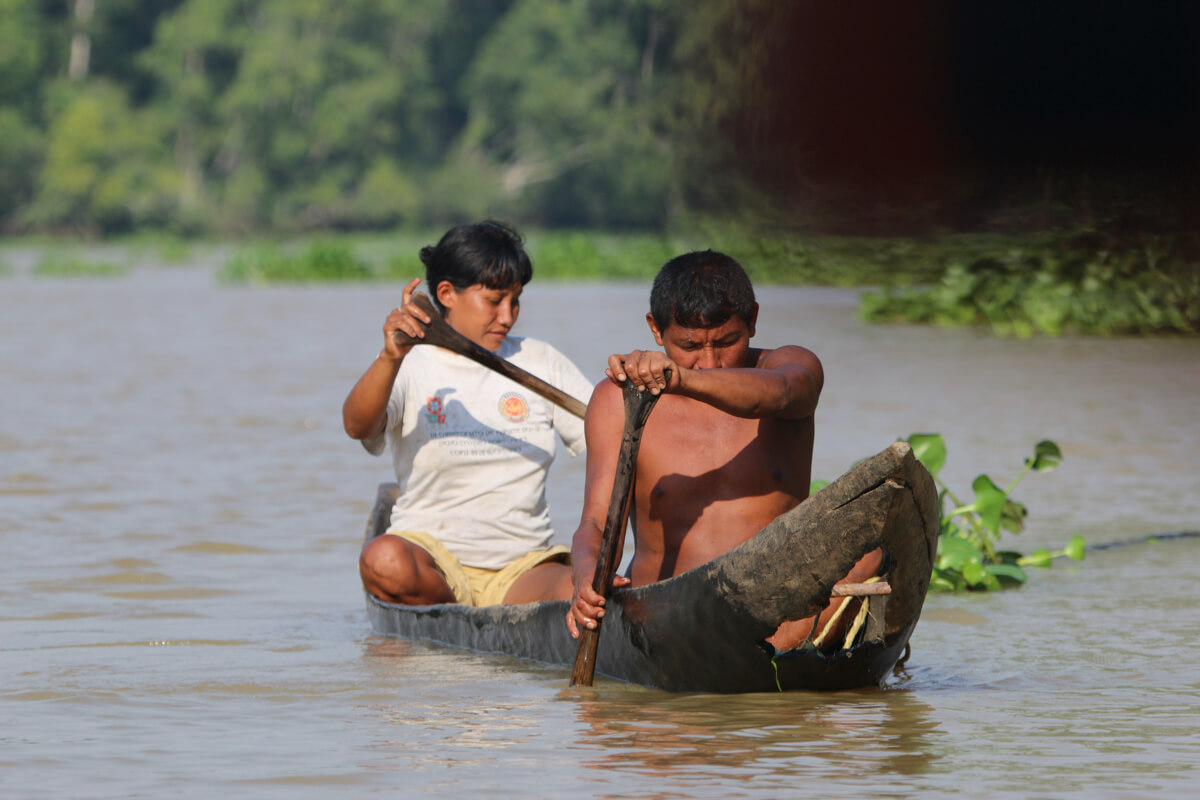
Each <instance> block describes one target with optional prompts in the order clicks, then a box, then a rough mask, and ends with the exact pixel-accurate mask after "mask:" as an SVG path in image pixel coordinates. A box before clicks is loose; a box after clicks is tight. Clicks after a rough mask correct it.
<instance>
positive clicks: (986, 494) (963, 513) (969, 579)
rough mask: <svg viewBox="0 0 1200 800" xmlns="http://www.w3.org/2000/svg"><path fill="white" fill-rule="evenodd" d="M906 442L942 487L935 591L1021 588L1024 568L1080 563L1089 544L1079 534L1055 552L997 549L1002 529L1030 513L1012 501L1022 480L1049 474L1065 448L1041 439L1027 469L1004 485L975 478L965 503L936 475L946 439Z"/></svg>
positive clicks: (1017, 525) (921, 436)
mask: <svg viewBox="0 0 1200 800" xmlns="http://www.w3.org/2000/svg"><path fill="white" fill-rule="evenodd" d="M906 441H907V442H908V443H909V444H910V445H911V446H912V448H913V453H914V455H916V457H917V458H918V459H919V460H920V461H921V463H922V464H924V465H925V467H926V469H928V470H929V472H930V474H931V475H932V476H933V479H934V482H935V483H936V484H937V485H938V487H939V489H940V490H941V491H940V493H939V495H938V503H939V511H940V530H939V536H938V557H937V562H936V563H935V564H934V568H933V577H932V579H931V581H930V588H931V589H934V590H937V591H949V592H957V591H964V590H992V589H1000V588H1003V587H1005V586H1019V585H1021V584H1023V583H1025V581H1026V579H1027V576H1026V574H1025V570H1024V567H1027V566H1035V567H1049V566H1050V564H1051V562H1052V561H1053V559H1055V558H1058V557H1061V556H1066V557H1068V558H1071V559H1073V560H1076V561H1080V560H1082V559H1083V555H1084V545H1085V542H1084V539H1083V537H1082V536H1080V535H1078V534H1076V535H1075V536H1072V537H1071V540H1070V542H1068V544H1067V546H1066V547H1065V548H1063V549H1062V550H1059V551H1057V552H1054V553H1051V552H1050V551H1048V550H1044V549H1039V550H1035V551H1034V552H1033V554H1032V555H1029V556H1022V555H1021V554H1020V553H1016V552H1013V551H1009V550H999V549H997V545H998V543H999V539H1000V535H1001V533H1002V532H1003V531H1009V532H1012V533H1017V532H1019V531H1020V530H1021V529H1022V528H1024V527H1025V517H1026V516H1027V515H1028V513H1029V512H1028V510H1027V509H1026V508H1025V506H1024V505H1022V504H1021V503H1018V502H1017V501H1015V500H1013V499H1012V493H1013V490H1014V489H1015V488H1016V487H1017V484H1018V483H1019V482H1020V481H1021V478H1023V477H1024V476H1025V475H1026V473H1028V472H1030V471H1034V472H1048V471H1050V470H1052V469H1054V468H1055V467H1057V466H1058V465H1059V463H1060V462H1061V461H1062V452H1061V451H1060V450H1059V449H1058V445H1056V444H1055V443H1054V442H1051V441H1049V440H1044V441H1041V442H1038V443H1037V445H1036V446H1035V447H1034V451H1033V455H1032V456H1031V457H1030V458H1027V459H1025V465H1024V467H1023V468H1022V469H1021V471H1020V472H1019V473H1017V476H1016V477H1015V478H1013V479H1012V481H1011V482H1010V483H1009V484H1008V486H1007V487H1006V488H1004V489H1001V488H1000V487H999V486H997V485H996V483H995V482H994V481H993V480H992V479H991V478H990V477H988V476H987V475H980V476H979V477H977V478H975V480H974V481H973V482H972V483H971V490H972V491H973V492H974V495H975V496H974V499H973V500H972V501H971V502H970V503H965V504H964V503H963V502H962V501H961V500H959V498H958V497H957V496H956V495H955V494H954V492H953V491H951V489H950V487H948V486H947V485H946V484H945V483H943V482H942V479H941V478H940V477H938V473H939V472H940V471H941V469H942V466H943V465H945V463H946V443H945V441H943V439H942V436H941V434H937V433H917V434H913V435H912V436H909V437H908V439H907V440H906ZM947 503H949V505H950V509H949V510H947V508H946V505H947Z"/></svg>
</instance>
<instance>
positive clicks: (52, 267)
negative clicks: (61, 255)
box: [33, 259, 126, 278]
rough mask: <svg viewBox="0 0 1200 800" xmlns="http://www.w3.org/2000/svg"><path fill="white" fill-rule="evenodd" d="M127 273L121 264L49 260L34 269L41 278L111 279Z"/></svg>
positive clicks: (35, 273)
mask: <svg viewBox="0 0 1200 800" xmlns="http://www.w3.org/2000/svg"><path fill="white" fill-rule="evenodd" d="M125 272H126V268H125V266H124V265H121V264H111V263H107V262H96V261H78V260H63V259H47V260H45V261H42V262H39V263H38V264H37V265H36V266H35V267H34V268H33V274H34V275H36V276H38V277H39V278H111V277H113V276H116V275H124V274H125Z"/></svg>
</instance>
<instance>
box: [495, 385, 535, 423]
mask: <svg viewBox="0 0 1200 800" xmlns="http://www.w3.org/2000/svg"><path fill="white" fill-rule="evenodd" d="M500 413H501V414H503V415H504V416H505V417H506V418H508V419H510V420H512V421H513V422H524V421H525V418H526V417H528V416H529V403H527V402H525V398H524V397H522V396H521V394H520V393H519V392H508V393H507V394H505V395H504V396H503V397H501V398H500Z"/></svg>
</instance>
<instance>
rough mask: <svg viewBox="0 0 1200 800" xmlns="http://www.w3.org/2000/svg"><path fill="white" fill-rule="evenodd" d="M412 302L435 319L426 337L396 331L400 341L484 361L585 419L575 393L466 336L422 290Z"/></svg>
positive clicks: (430, 324) (402, 344) (426, 327)
mask: <svg viewBox="0 0 1200 800" xmlns="http://www.w3.org/2000/svg"><path fill="white" fill-rule="evenodd" d="M412 302H414V303H416V304H417V306H419V307H420V308H421V310H422V311H424V312H425V313H426V314H428V315H429V319H430V320H431V322H430V323H429V324H428V325H426V326H425V338H423V339H414V338H412V337H411V336H409V335H408V334H406V333H402V332H400V331H396V333H395V337H394V338H395V340H396V344H398V345H401V346H408V345H413V344H432V345H437V346H438V347H444V348H446V349H447V350H449V351H451V352H453V353H458V354H459V355H460V356H466V357H467V358H469V359H471V360H472V361H474V362H476V363H477V364H481V365H483V366H484V367H487V368H488V369H490V370H492V371H494V372H499V373H500V374H501V375H503V376H504V377H506V378H508V379H510V380H512V381H513V382H514V383H518V384H520V385H521V386H524V387H525V388H526V389H528V390H530V391H531V392H536V393H537V394H539V395H541V396H542V397H544V398H546V399H547V400H549V401H550V402H551V403H554V404H555V405H557V406H561V407H562V408H564V409H566V410H567V411H569V412H570V413H572V414H574V415H575V416H577V417H579V418H580V419H583V415H584V412H586V411H587V405H586V404H585V403H583V402H582V401H580V400H578V399H576V398H574V397H572V396H571V395H569V394H567V393H566V392H564V391H563V390H562V389H559V388H558V387H557V386H551V385H550V384H548V383H546V382H545V381H544V380H542V379H541V378H539V377H538V376H536V375H534V374H532V373H530V372H526V371H525V370H523V369H521V368H520V367H518V366H517V365H515V364H511V363H509V362H508V361H505V360H504V359H503V358H501V357H500V356H498V355H496V354H495V353H493V352H492V351H491V350H488V349H486V348H484V347H480V346H479V345H477V344H476V343H475V342H472V341H471V340H470V339H468V338H467V337H465V336H463V335H462V334H461V333H459V332H458V331H456V330H454V328H451V327H450V323H448V322H446V320H444V319H442V315H441V314H440V313H438V310H437V309H436V308H434V305H433V301H432V300H430V299H429V298H428V297H427V296H426V295H424V294H423V293H421V292H416V293H414V294H413V296H412Z"/></svg>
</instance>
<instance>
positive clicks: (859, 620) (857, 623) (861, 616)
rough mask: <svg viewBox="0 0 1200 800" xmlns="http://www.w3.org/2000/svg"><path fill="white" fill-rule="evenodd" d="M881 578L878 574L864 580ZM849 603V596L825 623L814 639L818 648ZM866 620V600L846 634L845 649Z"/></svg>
mask: <svg viewBox="0 0 1200 800" xmlns="http://www.w3.org/2000/svg"><path fill="white" fill-rule="evenodd" d="M879 580H882V579H881V578H880V577H879V576H878V575H876V576H874V577H872V578H868V579H867V580H865V581H863V583H875V582H877V581H879ZM848 605H850V598H847V599H846V601H845V602H844V603H842V604H841V605H840V606H838V609H837V611H835V612H833V616H832V617H830V618H829V621H828V622H826V623H825V628H824V630H822V631H821V633H820V634H819V635H818V636H817V638H815V639H813V644H814V645H815V646H816V647H818V648H819V647H821V645H823V644H824V643H825V638H826V637H827V636H829V635H830V634H832V633H833V631H834V629H835V628H836V627H837V623H838V620H840V619H841V618H842V612H844V611H845V610H846V606H848ZM866 621H867V604H866V602H865V601H864V602H863V603H862V605H860V606H859V609H858V616H857V617H855V618H854V622H853V623H851V625H850V631H849V632H848V633H847V634H846V639H845V644H843V645H842V649H843V650H845V649H848V648H849V647H850V645H851V644H853V642H854V637H855V636H857V635H858V631H859V629H860V628H862V626H863V623H864V622H866Z"/></svg>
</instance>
